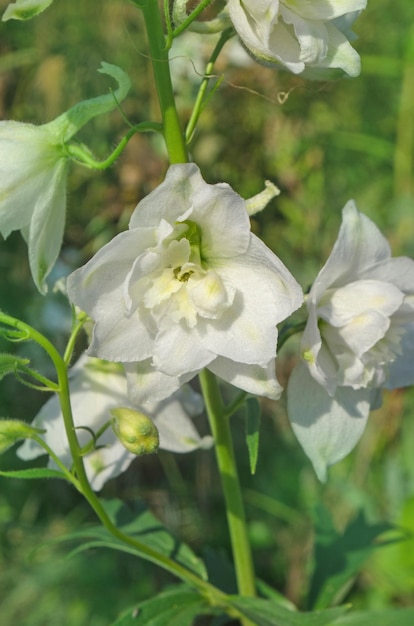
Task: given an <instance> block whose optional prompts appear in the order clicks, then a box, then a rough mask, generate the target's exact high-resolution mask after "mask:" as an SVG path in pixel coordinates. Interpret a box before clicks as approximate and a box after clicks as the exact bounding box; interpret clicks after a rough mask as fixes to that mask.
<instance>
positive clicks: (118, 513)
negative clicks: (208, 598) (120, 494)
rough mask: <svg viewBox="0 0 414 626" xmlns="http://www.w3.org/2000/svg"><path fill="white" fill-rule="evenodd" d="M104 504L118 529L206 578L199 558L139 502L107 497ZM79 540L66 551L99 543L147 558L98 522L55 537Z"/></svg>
mask: <svg viewBox="0 0 414 626" xmlns="http://www.w3.org/2000/svg"><path fill="white" fill-rule="evenodd" d="M104 505H105V509H106V511H107V513H108V515H109V516H110V518H111V520H112V521H113V522H114V523H115V524H116V526H117V527H118V529H119V530H120V531H121V532H122V533H124V534H125V535H129V536H131V537H133V538H136V539H139V540H141V541H142V542H144V543H145V545H146V546H147V547H148V548H152V549H154V550H156V551H157V552H158V553H159V554H162V555H164V556H167V557H169V558H171V559H173V560H174V561H175V562H176V563H179V564H180V565H183V566H184V567H186V568H187V569H189V570H191V571H193V572H194V573H195V574H198V576H200V577H201V578H202V579H204V580H206V579H207V573H206V570H205V567H204V564H203V562H202V561H201V560H200V559H199V558H197V557H196V556H195V554H194V552H193V551H192V550H191V549H190V548H189V547H188V546H187V545H185V544H184V543H182V542H180V541H178V540H177V539H176V538H175V537H173V536H172V535H171V533H169V532H168V531H167V529H166V528H165V527H164V526H163V524H161V523H160V522H159V520H158V519H157V518H156V517H155V516H154V515H152V513H151V512H150V511H148V509H147V508H146V506H145V505H144V504H143V503H142V502H134V503H133V504H132V505H129V506H127V505H125V504H124V503H123V502H121V501H120V500H110V501H105V502H104ZM79 540H85V541H84V542H83V543H81V544H80V545H79V546H77V547H76V548H74V549H73V550H72V551H71V552H70V553H69V555H74V554H78V553H79V552H83V551H84V550H90V549H91V548H98V547H100V548H111V549H113V550H120V551H121V552H127V553H129V554H133V555H135V556H139V557H141V558H145V559H148V558H149V557H148V555H147V554H146V553H143V552H142V551H140V549H139V548H138V547H136V546H134V545H133V544H128V543H126V542H125V541H123V540H122V539H120V538H116V537H114V536H113V535H112V534H110V533H109V532H108V531H107V530H106V528H103V527H102V526H101V525H100V526H92V527H90V528H86V529H85V530H81V531H76V532H73V533H70V534H69V535H66V536H63V537H60V539H59V541H70V542H73V541H75V542H78V541H79Z"/></svg>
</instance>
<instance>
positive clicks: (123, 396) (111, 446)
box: [17, 356, 212, 491]
mask: <svg viewBox="0 0 414 626" xmlns="http://www.w3.org/2000/svg"><path fill="white" fill-rule="evenodd" d="M69 385H70V392H71V404H72V412H73V419H74V424H75V427H76V433H77V437H78V441H79V443H80V445H81V446H82V447H84V450H85V454H84V456H83V460H84V464H85V470H86V474H87V476H88V479H89V481H90V484H91V486H92V488H93V489H94V490H95V491H99V490H100V489H102V487H103V485H104V483H105V482H107V481H108V480H110V479H111V478H114V477H115V476H118V475H119V474H121V473H122V472H124V471H125V470H126V469H127V468H128V467H129V465H130V464H131V463H132V461H133V460H134V459H135V458H137V457H136V453H137V446H135V448H134V447H132V448H131V446H128V441H127V440H128V435H129V434H130V431H131V429H132V428H133V424H132V426H130V425H129V424H127V425H125V424H126V422H127V421H128V419H129V420H130V421H131V420H133V419H134V418H135V416H134V414H136V417H137V418H138V420H139V423H138V430H139V429H141V431H144V432H145V429H146V430H149V434H150V435H152V436H153V433H154V431H155V432H156V430H158V435H159V447H160V448H161V449H164V450H169V451H171V452H179V453H183V452H191V451H192V450H195V449H197V448H207V447H210V445H211V443H212V439H211V437H209V436H206V437H200V435H199V434H198V432H197V430H196V428H195V426H194V424H193V421H192V418H193V417H195V416H196V415H199V414H200V413H201V412H202V411H203V402H202V399H201V396H200V395H199V394H197V393H196V392H194V391H193V390H192V389H191V388H190V387H189V386H188V385H185V386H184V387H182V388H181V389H180V390H179V391H177V393H175V394H173V395H172V396H171V397H170V398H167V399H166V400H163V401H161V402H150V403H146V404H145V407H139V406H137V405H134V404H131V402H130V400H129V399H128V396H127V382H126V378H125V374H124V373H123V372H122V368H121V366H117V365H116V364H113V363H112V364H108V363H104V362H101V361H99V360H98V359H93V358H90V357H86V356H82V357H81V358H80V359H79V361H78V362H77V363H76V364H75V365H74V366H73V368H72V369H71V372H70V381H69ZM141 411H142V413H141ZM112 413H113V414H115V415H116V417H117V419H116V420H114V418H113V417H111V415H112ZM144 420H145V421H146V423H145V424H144V427H145V429H144V428H143V426H142V423H143V421H144ZM114 422H115V423H114ZM111 424H113V427H111ZM128 426H129V428H128ZM33 427H36V428H37V429H43V431H45V433H44V434H43V435H41V437H42V439H43V440H44V441H45V442H46V444H47V445H48V446H49V448H51V450H52V451H53V452H54V453H55V454H56V456H57V457H58V458H59V459H60V461H61V462H62V463H63V464H64V465H66V466H67V467H68V468H70V467H71V465H72V457H71V454H70V449H69V443H68V440H67V438H66V433H65V429H64V423H63V417H62V415H61V411H60V405H59V400H58V398H57V396H54V397H52V398H50V399H49V400H48V401H47V402H46V404H45V405H44V406H43V407H42V409H41V410H40V412H39V413H38V415H37V416H36V417H35V419H34V420H33V424H32V427H31V428H32V429H33ZM127 429H128V432H127ZM39 432H42V431H39ZM117 433H118V436H117ZM39 436H40V435H39ZM123 438H125V443H126V444H127V445H126V446H125V443H124V444H123V443H122V440H123ZM147 439H148V438H147ZM150 443H151V442H150ZM131 449H133V450H134V452H135V453H134V452H132V451H130V450H131ZM144 449H145V442H144ZM88 450H89V451H88ZM139 450H140V453H142V450H143V448H142V447H140V448H139ZM17 454H18V456H19V457H20V458H22V459H24V460H29V459H33V458H36V457H38V456H40V455H42V454H45V451H44V449H43V448H42V447H41V446H40V445H39V444H38V443H36V442H35V441H34V440H32V439H26V441H25V442H24V443H23V445H22V446H21V447H20V448H18V450H17ZM49 467H52V468H55V467H56V465H55V463H54V461H53V460H52V459H51V458H50V459H49Z"/></svg>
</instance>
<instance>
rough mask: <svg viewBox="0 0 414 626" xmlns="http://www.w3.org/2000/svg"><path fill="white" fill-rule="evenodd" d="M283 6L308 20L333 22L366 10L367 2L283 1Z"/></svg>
mask: <svg viewBox="0 0 414 626" xmlns="http://www.w3.org/2000/svg"><path fill="white" fill-rule="evenodd" d="M283 4H285V5H286V6H288V7H289V8H290V9H291V10H292V11H297V13H298V14H299V15H301V17H303V18H305V19H307V20H331V19H333V18H336V17H339V16H340V15H345V14H346V13H352V12H353V11H359V10H361V9H365V7H366V5H367V0H283Z"/></svg>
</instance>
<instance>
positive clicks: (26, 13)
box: [1, 0, 53, 22]
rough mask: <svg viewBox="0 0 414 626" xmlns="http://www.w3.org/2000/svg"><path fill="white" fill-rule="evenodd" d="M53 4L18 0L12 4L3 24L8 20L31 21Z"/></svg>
mask: <svg viewBox="0 0 414 626" xmlns="http://www.w3.org/2000/svg"><path fill="white" fill-rule="evenodd" d="M52 2H53V0H16V1H15V2H10V4H9V6H8V7H7V9H6V10H5V12H4V14H3V17H2V18H1V19H2V21H3V22H7V21H8V20H30V19H31V18H32V17H35V15H39V13H41V12H42V11H44V10H45V9H47V7H48V6H50V5H51V4H52Z"/></svg>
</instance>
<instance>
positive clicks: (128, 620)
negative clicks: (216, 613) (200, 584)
mask: <svg viewBox="0 0 414 626" xmlns="http://www.w3.org/2000/svg"><path fill="white" fill-rule="evenodd" d="M206 612H209V613H211V612H212V611H211V610H209V609H208V606H207V605H206V603H205V601H204V600H203V598H202V597H201V596H200V595H199V594H198V593H196V592H195V591H192V590H191V589H190V588H189V587H182V586H180V587H174V588H172V589H169V590H167V591H164V592H163V593H160V594H159V595H158V596H156V597H155V598H151V599H150V600H145V601H144V602H140V603H138V604H136V605H135V606H134V607H131V608H130V609H128V610H127V611H125V612H124V613H122V615H120V617H119V618H118V619H117V620H116V621H115V622H114V623H113V624H112V625H111V626H166V625H167V624H168V626H192V624H193V623H194V618H195V617H196V616H197V615H200V613H206Z"/></svg>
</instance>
